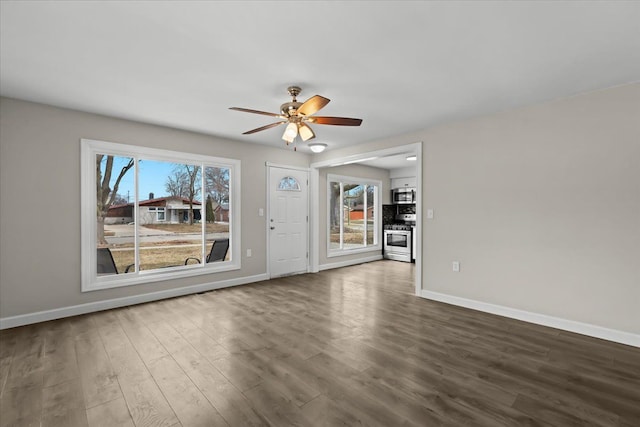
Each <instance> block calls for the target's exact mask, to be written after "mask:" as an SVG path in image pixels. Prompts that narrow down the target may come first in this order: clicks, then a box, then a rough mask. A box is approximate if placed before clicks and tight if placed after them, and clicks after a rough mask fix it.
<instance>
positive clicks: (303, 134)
mask: <svg viewBox="0 0 640 427" xmlns="http://www.w3.org/2000/svg"><path fill="white" fill-rule="evenodd" d="M298 133H299V134H300V138H302V140H303V141H305V142H307V141H308V140H310V139H313V138H315V137H316V134H315V133H313V131H312V130H311V128H310V127H309V126H307V125H306V124H305V123H298Z"/></svg>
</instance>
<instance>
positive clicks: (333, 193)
mask: <svg viewBox="0 0 640 427" xmlns="http://www.w3.org/2000/svg"><path fill="white" fill-rule="evenodd" d="M329 190H330V195H329V248H330V249H340V211H341V210H342V209H341V206H342V204H341V203H340V183H339V182H331V183H329Z"/></svg>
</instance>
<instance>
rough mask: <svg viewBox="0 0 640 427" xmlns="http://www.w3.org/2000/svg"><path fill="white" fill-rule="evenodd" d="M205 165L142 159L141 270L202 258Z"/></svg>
mask: <svg viewBox="0 0 640 427" xmlns="http://www.w3.org/2000/svg"><path fill="white" fill-rule="evenodd" d="M201 185H202V175H201V167H200V166H198V165H193V164H180V163H173V162H161V161H156V160H145V159H142V160H140V161H139V162H138V186H139V187H138V188H139V195H140V196H139V200H138V243H139V257H140V270H141V271H145V270H154V269H158V268H165V267H177V266H183V265H184V264H185V261H186V260H187V259H188V258H193V260H190V262H192V263H197V262H196V261H195V259H197V260H201V259H202V222H201V218H202V211H201V210H202V201H201V191H200V190H201V188H200V187H201Z"/></svg>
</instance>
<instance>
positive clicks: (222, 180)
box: [204, 167, 229, 205]
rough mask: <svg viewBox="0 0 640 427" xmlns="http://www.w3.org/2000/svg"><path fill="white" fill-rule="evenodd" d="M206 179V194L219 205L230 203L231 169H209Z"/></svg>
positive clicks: (205, 175)
mask: <svg viewBox="0 0 640 427" xmlns="http://www.w3.org/2000/svg"><path fill="white" fill-rule="evenodd" d="M204 179H205V185H206V186H207V189H206V192H207V193H208V194H210V195H211V197H212V198H213V200H214V201H215V202H216V203H217V204H219V205H220V204H223V203H229V168H218V167H207V168H205V170H204Z"/></svg>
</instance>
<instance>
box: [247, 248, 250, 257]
mask: <svg viewBox="0 0 640 427" xmlns="http://www.w3.org/2000/svg"><path fill="white" fill-rule="evenodd" d="M247 258H251V249H247Z"/></svg>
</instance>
